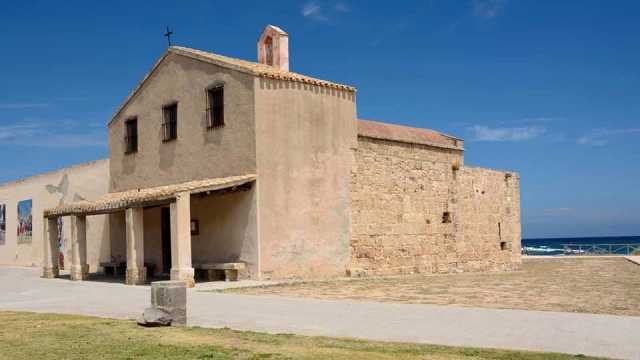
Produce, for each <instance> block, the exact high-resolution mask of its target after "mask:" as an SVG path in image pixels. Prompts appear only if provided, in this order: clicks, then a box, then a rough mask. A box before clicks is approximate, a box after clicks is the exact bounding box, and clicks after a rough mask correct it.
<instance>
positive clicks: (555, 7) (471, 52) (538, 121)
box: [0, 0, 640, 237]
mask: <svg viewBox="0 0 640 360" xmlns="http://www.w3.org/2000/svg"><path fill="white" fill-rule="evenodd" d="M267 23H272V24H275V25H279V26H281V27H282V28H284V29H285V30H286V31H288V32H289V34H290V51H291V55H290V56H291V68H292V70H293V71H296V72H301V73H304V74H308V75H312V76H316V77H319V78H323V79H327V80H334V81H338V82H342V83H346V84H351V85H355V86H356V87H358V99H357V100H358V112H359V116H360V117H361V118H364V119H374V120H383V121H388V122H394V123H400V124H406V125H412V126H418V127H427V128H433V129H437V130H440V131H442V132H445V133H449V134H453V135H456V136H459V137H462V138H464V139H465V140H466V149H467V151H466V163H467V164H471V165H478V166H485V167H491V168H498V169H509V170H515V171H518V172H519V173H520V175H521V179H522V180H521V181H522V189H521V190H522V220H523V235H524V237H549V236H563V237H564V236H590V235H591V236H603V235H640V189H639V186H640V181H639V180H638V179H640V66H639V64H640V42H639V40H638V39H640V3H638V2H636V1H623V0H619V1H615V2H613V1H612V2H605V1H590V0H581V1H578V0H575V1H535V0H461V1H453V0H431V1H393V2H388V1H384V2H382V1H380V2H377V1H349V0H335V1H320V0H317V1H276V2H266V1H259V2H258V1H255V2H252V1H237V2H227V1H225V2H222V1H189V2H180V1H175V0H174V1H154V2H142V1H139V2H134V1H108V2H107V1H103V2H86V1H20V2H18V1H13V2H9V1H8V2H5V3H3V6H2V11H0V39H1V41H2V43H3V45H2V50H0V77H1V78H2V81H0V154H2V156H0V169H2V171H0V182H4V181H9V180H14V179H18V178H21V177H24V176H28V175H33V174H36V173H39V172H43V171H48V170H53V169H56V168H60V167H63V166H67V165H71V164H74V163H78V162H84V161H89V160H94V159H98V158H104V157H107V145H106V143H107V135H106V134H107V133H106V126H105V124H106V122H107V121H108V120H109V118H110V117H111V115H112V113H113V111H114V110H115V109H116V107H117V106H118V105H119V104H120V103H121V101H123V100H124V98H125V97H126V96H127V95H128V93H129V92H130V91H131V89H132V88H133V87H134V86H135V85H136V84H137V83H138V81H139V80H140V79H141V78H142V76H144V74H145V73H146V72H147V71H148V70H149V69H150V67H151V66H152V64H153V63H154V62H155V61H156V59H157V58H158V57H159V56H160V55H161V53H162V52H163V51H164V50H165V48H166V39H165V38H164V37H163V36H162V34H163V31H164V27H165V26H166V25H170V26H171V27H172V28H173V30H174V31H175V35H174V42H175V43H176V44H178V45H183V46H189V47H194V48H199V49H203V50H209V51H214V52H217V53H221V54H225V55H229V56H235V57H240V58H245V59H251V60H253V59H255V51H256V50H255V41H256V40H257V37H258V35H259V33H260V31H261V29H262V28H263V27H264V25H266V24H267Z"/></svg>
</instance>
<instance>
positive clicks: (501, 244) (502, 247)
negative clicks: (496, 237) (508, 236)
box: [500, 241, 509, 251]
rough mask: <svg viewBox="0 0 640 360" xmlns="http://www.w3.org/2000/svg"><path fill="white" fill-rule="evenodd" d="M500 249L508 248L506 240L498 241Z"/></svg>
mask: <svg viewBox="0 0 640 360" xmlns="http://www.w3.org/2000/svg"><path fill="white" fill-rule="evenodd" d="M500 250H503V251H504V250H509V247H508V246H507V242H506V241H500Z"/></svg>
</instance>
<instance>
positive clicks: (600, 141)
mask: <svg viewBox="0 0 640 360" xmlns="http://www.w3.org/2000/svg"><path fill="white" fill-rule="evenodd" d="M628 134H640V128H629V129H595V130H593V131H591V133H589V134H587V135H583V136H581V137H579V138H578V140H577V143H578V144H580V145H588V146H604V145H607V144H608V143H609V140H610V138H611V137H613V136H617V135H628Z"/></svg>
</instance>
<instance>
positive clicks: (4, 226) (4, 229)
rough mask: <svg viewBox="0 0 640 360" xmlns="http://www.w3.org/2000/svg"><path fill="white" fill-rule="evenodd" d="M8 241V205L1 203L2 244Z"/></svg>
mask: <svg viewBox="0 0 640 360" xmlns="http://www.w3.org/2000/svg"><path fill="white" fill-rule="evenodd" d="M6 241H7V205H5V204H0V245H4V243H5V242H6Z"/></svg>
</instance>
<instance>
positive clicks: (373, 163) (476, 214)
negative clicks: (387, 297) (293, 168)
mask: <svg viewBox="0 0 640 360" xmlns="http://www.w3.org/2000/svg"><path fill="white" fill-rule="evenodd" d="M353 154H354V157H355V159H354V164H355V165H354V168H353V171H352V175H351V218H352V225H351V229H352V241H351V263H350V269H349V271H350V273H351V275H352V276H357V275H389V274H411V273H449V272H461V271H480V270H490V269H511V268H513V267H514V266H513V265H512V264H516V265H517V263H518V262H519V261H520V255H519V254H520V250H519V249H520V224H519V193H518V186H519V184H518V179H517V176H515V175H513V174H512V175H510V176H509V177H508V179H507V180H505V179H506V174H505V173H502V172H498V171H492V170H486V169H480V168H469V167H464V166H462V162H463V153H462V151H460V150H452V149H444V148H437V147H430V146H425V145H418V144H409V143H403V142H397V141H388V140H379V139H372V138H367V137H358V148H357V149H356V150H354V152H353ZM476 190H478V192H476ZM498 223H500V228H501V230H500V231H501V232H502V233H501V234H500V233H499V230H498ZM500 237H502V239H503V240H502V241H505V242H506V243H507V244H503V245H502V246H503V247H504V249H505V250H501V240H500Z"/></svg>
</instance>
